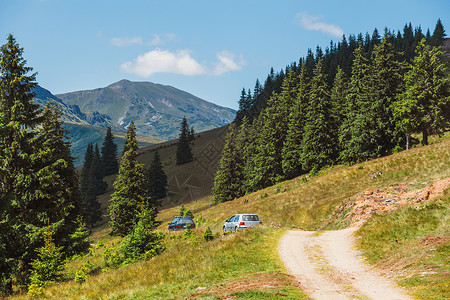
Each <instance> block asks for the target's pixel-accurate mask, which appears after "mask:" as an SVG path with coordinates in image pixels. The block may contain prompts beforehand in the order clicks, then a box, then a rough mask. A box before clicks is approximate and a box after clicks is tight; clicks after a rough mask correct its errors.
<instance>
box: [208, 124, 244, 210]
mask: <svg viewBox="0 0 450 300" xmlns="http://www.w3.org/2000/svg"><path fill="white" fill-rule="evenodd" d="M235 126H236V125H235V123H231V124H230V125H229V127H228V133H227V135H226V137H225V146H224V148H223V150H222V155H221V157H220V161H219V165H218V167H217V172H216V176H215V177H214V186H213V188H212V194H213V196H214V197H213V199H212V200H211V201H212V203H213V204H218V203H223V202H226V201H230V200H233V199H235V198H237V197H240V196H242V194H243V192H242V190H243V188H242V182H243V179H244V175H243V171H244V170H243V169H244V164H243V161H242V153H241V152H239V150H238V144H237V142H236V140H237V130H236V129H235Z"/></svg>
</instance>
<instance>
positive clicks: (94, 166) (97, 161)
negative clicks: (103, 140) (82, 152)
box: [89, 143, 107, 195]
mask: <svg viewBox="0 0 450 300" xmlns="http://www.w3.org/2000/svg"><path fill="white" fill-rule="evenodd" d="M89 173H92V174H93V176H91V179H92V180H93V181H94V182H95V194H96V195H100V194H103V192H104V191H105V190H106V188H107V184H106V182H104V181H103V174H104V171H103V164H102V158H101V156H100V151H99V149H98V145H97V143H96V144H95V147H94V154H93V157H92V163H91V167H90V170H89Z"/></svg>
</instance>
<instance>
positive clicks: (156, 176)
mask: <svg viewBox="0 0 450 300" xmlns="http://www.w3.org/2000/svg"><path fill="white" fill-rule="evenodd" d="M147 179H148V182H149V186H148V193H149V196H150V197H151V199H152V201H151V202H152V206H153V207H154V208H155V209H156V207H157V206H158V205H159V203H160V201H159V200H160V199H162V198H164V197H165V196H167V175H166V173H165V172H164V169H163V166H162V164H161V158H160V156H159V153H158V151H155V154H154V155H153V160H152V162H151V164H150V168H149V169H148V170H147Z"/></svg>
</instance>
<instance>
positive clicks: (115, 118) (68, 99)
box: [56, 79, 236, 140]
mask: <svg viewBox="0 0 450 300" xmlns="http://www.w3.org/2000/svg"><path fill="white" fill-rule="evenodd" d="M56 97H58V98H60V99H61V100H62V101H63V102H64V103H67V104H69V105H77V106H79V107H80V109H81V111H82V112H84V113H86V112H89V111H97V112H99V113H100V114H105V115H108V116H110V117H111V123H112V124H114V125H118V126H120V127H121V128H123V129H124V130H125V129H126V128H127V126H128V124H129V123H130V122H131V120H133V121H134V123H135V125H136V132H137V133H139V134H142V135H147V136H153V137H157V138H161V139H165V140H170V139H174V138H177V136H178V127H179V124H180V123H181V120H182V118H183V117H186V119H187V120H188V122H189V124H190V125H191V126H192V127H194V129H195V131H196V132H201V131H205V130H209V129H213V128H217V127H221V126H224V125H226V124H228V123H230V122H232V121H233V120H234V116H235V113H236V112H235V111H234V110H233V109H230V108H226V107H222V106H219V105H216V104H213V103H211V102H208V101H206V100H204V99H201V98H199V97H196V96H194V95H192V94H190V93H188V92H186V91H182V90H180V89H177V88H175V87H173V86H170V85H162V84H158V83H153V82H148V81H141V82H134V81H129V80H126V79H123V80H120V81H118V82H115V83H112V84H110V85H108V86H106V87H104V88H97V89H92V90H83V91H75V92H69V93H64V94H58V95H56Z"/></svg>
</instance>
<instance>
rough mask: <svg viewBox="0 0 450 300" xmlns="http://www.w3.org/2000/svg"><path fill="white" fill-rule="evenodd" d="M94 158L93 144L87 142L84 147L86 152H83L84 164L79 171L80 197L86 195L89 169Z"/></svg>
mask: <svg viewBox="0 0 450 300" xmlns="http://www.w3.org/2000/svg"><path fill="white" fill-rule="evenodd" d="M93 158H94V145H93V144H92V143H89V144H88V145H87V147H86V152H85V154H84V164H83V167H82V168H81V172H80V191H81V199H83V202H85V201H84V198H85V197H86V193H87V188H88V184H89V171H90V170H91V165H92V160H93Z"/></svg>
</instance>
